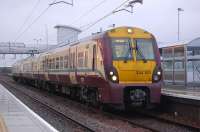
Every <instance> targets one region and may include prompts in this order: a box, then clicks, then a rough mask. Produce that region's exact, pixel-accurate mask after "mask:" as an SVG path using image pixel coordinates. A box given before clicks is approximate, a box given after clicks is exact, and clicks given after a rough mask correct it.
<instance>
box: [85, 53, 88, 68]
mask: <svg viewBox="0 0 200 132" xmlns="http://www.w3.org/2000/svg"><path fill="white" fill-rule="evenodd" d="M85 67H88V51H85Z"/></svg>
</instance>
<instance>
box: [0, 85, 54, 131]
mask: <svg viewBox="0 0 200 132" xmlns="http://www.w3.org/2000/svg"><path fill="white" fill-rule="evenodd" d="M0 132H58V131H57V130H56V129H55V128H53V127H52V126H51V125H50V124H48V123H47V122H46V121H44V120H43V119H42V118H41V117H39V116H38V115H37V114H36V113H34V112H33V111H32V110H30V109H29V108H28V107H27V106H26V105H25V104H23V103H22V102H21V101H20V100H19V99H17V98H16V97H15V96H14V95H13V94H11V93H10V92H9V91H8V90H7V89H6V88H5V87H3V86H2V85H1V84H0Z"/></svg>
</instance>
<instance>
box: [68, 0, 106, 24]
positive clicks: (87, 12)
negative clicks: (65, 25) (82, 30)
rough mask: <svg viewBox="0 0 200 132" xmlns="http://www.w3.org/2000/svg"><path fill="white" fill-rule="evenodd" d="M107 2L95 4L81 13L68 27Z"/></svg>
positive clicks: (103, 0) (104, 0)
mask: <svg viewBox="0 0 200 132" xmlns="http://www.w3.org/2000/svg"><path fill="white" fill-rule="evenodd" d="M106 1H107V0H102V1H101V2H99V3H98V4H96V5H95V6H94V7H92V8H91V9H89V10H87V11H86V12H85V13H83V14H82V15H80V16H79V17H78V18H77V19H75V20H74V21H73V22H71V23H70V25H72V24H74V23H76V22H77V21H78V20H80V19H81V18H83V17H85V16H87V15H88V14H89V13H91V12H92V11H93V10H94V9H96V8H98V7H99V6H100V5H102V4H103V3H104V2H106Z"/></svg>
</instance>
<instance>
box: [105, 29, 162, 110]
mask: <svg viewBox="0 0 200 132" xmlns="http://www.w3.org/2000/svg"><path fill="white" fill-rule="evenodd" d="M104 42H105V44H104V53H103V54H104V63H105V71H106V75H107V79H108V80H110V81H109V85H107V86H105V87H104V88H103V89H104V91H106V92H101V93H102V94H104V97H101V98H102V99H104V101H103V102H106V99H108V100H107V101H108V102H109V101H110V102H111V103H112V104H115V106H120V107H121V106H128V107H129V106H149V105H151V104H158V103H159V102H160V96H161V83H162V70H161V63H160V54H159V51H158V47H157V43H156V40H155V38H154V36H153V35H152V34H151V33H149V32H147V31H144V30H142V29H139V28H131V27H122V28H116V29H113V30H110V31H108V32H107V34H106V37H105V39H104ZM107 93H110V94H109V95H108V94H107ZM106 95H107V97H106ZM119 104H121V105H119Z"/></svg>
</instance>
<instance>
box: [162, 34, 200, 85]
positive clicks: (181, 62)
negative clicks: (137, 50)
mask: <svg viewBox="0 0 200 132" xmlns="http://www.w3.org/2000/svg"><path fill="white" fill-rule="evenodd" d="M160 51H161V55H162V67H163V73H164V75H163V78H164V82H165V83H172V84H184V85H200V38H196V39H194V40H192V41H189V42H178V43H172V44H169V45H168V46H163V47H162V46H161V47H160Z"/></svg>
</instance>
